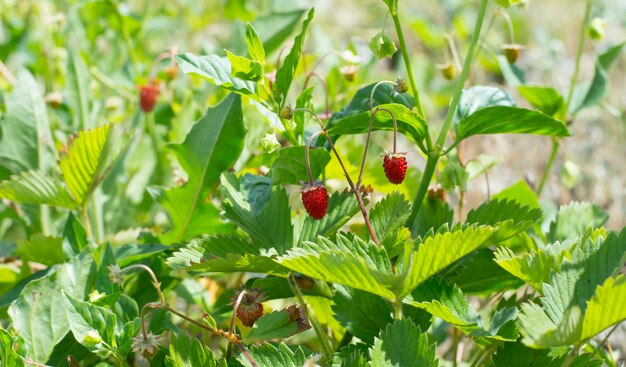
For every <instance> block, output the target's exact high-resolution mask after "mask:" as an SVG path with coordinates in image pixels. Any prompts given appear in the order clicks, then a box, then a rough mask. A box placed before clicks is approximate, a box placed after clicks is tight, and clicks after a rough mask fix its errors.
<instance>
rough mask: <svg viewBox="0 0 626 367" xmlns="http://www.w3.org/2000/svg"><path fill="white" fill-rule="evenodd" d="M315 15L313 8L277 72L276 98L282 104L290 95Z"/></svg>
mask: <svg viewBox="0 0 626 367" xmlns="http://www.w3.org/2000/svg"><path fill="white" fill-rule="evenodd" d="M314 15H315V9H314V8H311V10H309V13H308V14H307V17H306V19H305V20H304V23H302V30H301V31H300V33H299V34H298V35H297V36H296V39H295V40H294V42H293V46H292V47H291V50H290V51H289V53H288V54H287V56H285V59H284V60H283V63H282V65H281V66H280V67H279V68H278V69H277V70H276V82H275V89H274V97H275V98H276V99H277V100H278V101H279V103H281V106H282V103H283V102H284V101H285V100H286V99H287V93H289V88H290V87H291V82H292V81H293V77H294V74H295V73H296V68H297V67H298V63H299V62H300V56H301V55H302V47H304V36H305V35H306V31H307V29H308V28H309V24H310V23H311V21H312V20H313V16H314Z"/></svg>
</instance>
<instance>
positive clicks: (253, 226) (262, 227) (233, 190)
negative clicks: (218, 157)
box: [222, 175, 293, 254]
mask: <svg viewBox="0 0 626 367" xmlns="http://www.w3.org/2000/svg"><path fill="white" fill-rule="evenodd" d="M222 186H223V188H224V189H225V194H226V196H227V197H228V199H229V201H228V202H225V203H224V204H223V209H224V216H225V217H226V218H228V219H229V220H230V221H231V222H233V223H236V224H237V225H238V226H239V227H240V228H241V229H243V230H244V231H246V232H247V233H248V234H249V235H250V237H251V238H252V241H253V242H255V246H257V247H258V248H261V249H265V250H266V251H270V250H271V249H274V250H275V251H276V252H277V253H278V254H281V253H284V252H285V251H286V250H287V249H289V248H291V247H292V246H293V225H292V224H291V210H290V208H289V197H288V196H287V193H286V192H285V189H284V188H282V187H280V186H274V188H273V189H272V194H271V195H270V200H269V202H268V203H267V204H266V205H265V207H264V208H263V210H261V211H260V212H259V213H258V214H257V215H255V214H253V213H252V209H251V207H250V203H248V202H247V201H246V199H245V197H244V196H243V194H242V193H241V191H240V187H239V182H238V181H237V178H236V177H235V176H234V175H223V176H222Z"/></svg>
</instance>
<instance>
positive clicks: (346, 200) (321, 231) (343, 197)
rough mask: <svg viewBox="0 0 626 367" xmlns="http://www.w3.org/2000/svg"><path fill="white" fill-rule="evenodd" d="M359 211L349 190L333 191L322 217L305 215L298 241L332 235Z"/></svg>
mask: <svg viewBox="0 0 626 367" xmlns="http://www.w3.org/2000/svg"><path fill="white" fill-rule="evenodd" d="M358 211H359V206H358V203H357V201H356V198H355V197H354V195H353V194H352V193H350V192H346V191H344V192H334V193H333V194H332V195H331V196H330V198H329V199H328V212H327V213H326V215H325V216H324V218H322V219H319V220H317V219H313V218H311V217H309V216H307V217H306V218H305V219H304V224H303V225H302V230H301V231H300V239H299V240H298V243H302V242H304V241H313V240H315V239H316V238H317V237H318V236H332V235H333V234H334V233H336V232H337V231H338V230H339V229H340V228H341V227H342V226H343V225H344V224H346V223H347V222H348V221H349V220H350V218H352V217H354V215H355V214H356V213H358Z"/></svg>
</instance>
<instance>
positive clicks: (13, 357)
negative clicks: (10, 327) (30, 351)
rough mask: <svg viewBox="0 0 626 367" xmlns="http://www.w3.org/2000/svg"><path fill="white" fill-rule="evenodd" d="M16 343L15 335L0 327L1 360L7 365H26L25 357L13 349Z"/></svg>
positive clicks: (8, 366) (7, 366) (15, 366)
mask: <svg viewBox="0 0 626 367" xmlns="http://www.w3.org/2000/svg"><path fill="white" fill-rule="evenodd" d="M15 344H16V342H15V340H14V337H13V336H11V334H9V332H8V331H6V330H4V329H0V362H2V365H3V366H6V367H23V366H25V363H24V358H22V357H21V356H20V355H19V354H18V353H17V351H15V350H14V349H13V346H14V345H15Z"/></svg>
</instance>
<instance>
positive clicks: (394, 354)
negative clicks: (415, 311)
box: [372, 319, 439, 367]
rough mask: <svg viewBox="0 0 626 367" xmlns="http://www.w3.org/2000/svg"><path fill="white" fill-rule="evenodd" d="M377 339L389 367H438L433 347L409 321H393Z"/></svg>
mask: <svg viewBox="0 0 626 367" xmlns="http://www.w3.org/2000/svg"><path fill="white" fill-rule="evenodd" d="M379 338H380V341H382V345H381V347H380V349H381V351H382V352H384V360H385V361H388V362H391V363H390V364H389V366H402V367H404V366H407V367H408V366H432V367H436V366H438V365H439V361H438V360H437V358H436V357H435V349H436V348H435V345H434V344H432V345H429V344H428V337H427V336H426V334H424V333H422V332H421V330H420V329H419V327H417V326H415V324H413V322H412V321H411V320H409V319H402V320H395V321H394V322H393V323H391V324H388V325H387V328H386V329H385V330H384V331H381V333H380V337H379ZM372 360H374V358H372ZM375 365H376V366H379V364H375Z"/></svg>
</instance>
